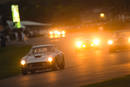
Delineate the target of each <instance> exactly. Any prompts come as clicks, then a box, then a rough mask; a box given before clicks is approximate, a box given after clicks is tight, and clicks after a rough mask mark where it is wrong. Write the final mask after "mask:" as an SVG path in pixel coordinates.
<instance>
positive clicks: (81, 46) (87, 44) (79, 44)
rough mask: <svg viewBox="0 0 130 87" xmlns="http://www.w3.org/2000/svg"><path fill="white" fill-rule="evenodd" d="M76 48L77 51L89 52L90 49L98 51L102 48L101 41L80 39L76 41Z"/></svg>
mask: <svg viewBox="0 0 130 87" xmlns="http://www.w3.org/2000/svg"><path fill="white" fill-rule="evenodd" d="M75 47H76V50H77V51H81V50H88V49H95V48H96V49H97V48H100V39H98V38H94V39H80V40H76V42H75Z"/></svg>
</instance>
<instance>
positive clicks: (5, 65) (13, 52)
mask: <svg viewBox="0 0 130 87" xmlns="http://www.w3.org/2000/svg"><path fill="white" fill-rule="evenodd" d="M30 47H31V46H8V47H5V48H0V79H4V78H7V77H10V76H14V75H17V74H19V73H20V59H21V58H22V57H23V56H24V55H26V53H27V52H28V51H29V49H30Z"/></svg>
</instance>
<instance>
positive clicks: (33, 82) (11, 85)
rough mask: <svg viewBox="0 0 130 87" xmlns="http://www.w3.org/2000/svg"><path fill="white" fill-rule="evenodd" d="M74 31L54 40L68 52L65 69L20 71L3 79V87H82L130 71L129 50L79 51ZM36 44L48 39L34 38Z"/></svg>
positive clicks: (65, 52)
mask: <svg viewBox="0 0 130 87" xmlns="http://www.w3.org/2000/svg"><path fill="white" fill-rule="evenodd" d="M73 37H74V35H72V36H71V35H70V36H69V38H66V39H62V40H57V41H54V40H51V41H50V42H47V43H53V44H55V45H56V46H57V47H58V48H59V49H61V50H62V51H63V52H64V55H65V63H66V66H65V69H64V70H60V71H45V72H42V73H36V74H31V75H25V76H23V75H18V76H15V77H11V78H7V79H4V80H0V87H79V86H82V85H85V84H90V83H95V82H100V81H103V80H107V79H112V78H115V77H121V76H124V75H127V74H130V51H120V52H115V53H109V52H108V49H107V48H102V49H100V50H94V49H92V50H86V51H81V52H78V51H76V50H75V48H74V43H73V41H74V40H73ZM31 41H33V42H31V43H35V44H42V43H44V41H45V39H43V38H38V39H35V40H31Z"/></svg>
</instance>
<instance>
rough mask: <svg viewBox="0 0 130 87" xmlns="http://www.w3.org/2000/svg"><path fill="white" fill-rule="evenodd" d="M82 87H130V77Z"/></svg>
mask: <svg viewBox="0 0 130 87" xmlns="http://www.w3.org/2000/svg"><path fill="white" fill-rule="evenodd" d="M82 87H130V75H128V76H125V77H121V78H116V79H112V80H108V81H104V82H101V83H95V84H90V85H86V86H82Z"/></svg>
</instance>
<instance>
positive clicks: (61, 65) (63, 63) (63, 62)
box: [60, 56, 65, 69]
mask: <svg viewBox="0 0 130 87" xmlns="http://www.w3.org/2000/svg"><path fill="white" fill-rule="evenodd" d="M62 60H63V61H62V63H61V64H60V69H64V68H65V61H64V56H63V57H62Z"/></svg>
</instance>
